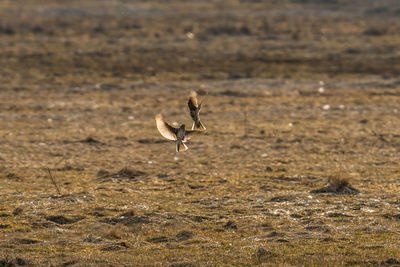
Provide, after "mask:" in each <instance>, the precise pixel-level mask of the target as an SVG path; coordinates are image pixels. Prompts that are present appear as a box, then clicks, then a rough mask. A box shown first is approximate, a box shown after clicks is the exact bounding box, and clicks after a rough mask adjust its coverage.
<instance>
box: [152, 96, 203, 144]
mask: <svg viewBox="0 0 400 267" xmlns="http://www.w3.org/2000/svg"><path fill="white" fill-rule="evenodd" d="M201 104H202V102H201V103H200V104H199V103H198V100H197V93H196V92H195V91H192V92H191V93H190V97H189V101H188V106H189V110H190V116H191V117H192V119H193V126H192V130H185V124H182V125H181V127H179V128H175V127H173V126H171V125H169V124H168V123H167V122H165V121H164V118H163V116H162V115H161V114H157V115H156V117H155V120H156V124H157V129H158V131H159V132H160V134H161V135H162V136H163V137H165V138H167V139H169V140H173V141H175V142H176V152H181V151H186V150H188V147H187V146H186V145H185V142H186V141H187V140H189V139H190V136H191V135H192V134H194V133H197V132H202V131H205V130H206V127H204V125H203V124H202V123H201V121H200V116H199V113H200V109H201Z"/></svg>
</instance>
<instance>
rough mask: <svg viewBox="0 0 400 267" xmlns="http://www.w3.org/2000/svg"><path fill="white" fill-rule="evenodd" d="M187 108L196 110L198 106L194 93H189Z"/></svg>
mask: <svg viewBox="0 0 400 267" xmlns="http://www.w3.org/2000/svg"><path fill="white" fill-rule="evenodd" d="M188 106H189V109H190V110H196V109H197V107H198V106H199V104H198V102H197V93H196V92H195V91H191V92H190V97H189V101H188Z"/></svg>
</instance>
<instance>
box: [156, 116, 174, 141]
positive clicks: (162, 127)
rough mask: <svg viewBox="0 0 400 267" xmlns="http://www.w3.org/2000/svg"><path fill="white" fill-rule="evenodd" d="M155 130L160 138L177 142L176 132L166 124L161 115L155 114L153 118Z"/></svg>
mask: <svg viewBox="0 0 400 267" xmlns="http://www.w3.org/2000/svg"><path fill="white" fill-rule="evenodd" d="M155 120H156V124H157V129H158V131H159V132H160V134H161V135H162V136H164V137H165V138H167V139H169V140H177V138H176V131H177V129H175V128H174V127H172V126H171V125H169V124H168V123H166V122H165V121H164V119H163V117H162V115H161V114H157V115H156V117H155Z"/></svg>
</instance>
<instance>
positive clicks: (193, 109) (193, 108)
mask: <svg viewBox="0 0 400 267" xmlns="http://www.w3.org/2000/svg"><path fill="white" fill-rule="evenodd" d="M202 103H203V102H201V103H200V104H199V103H198V100H197V93H196V92H195V91H191V92H190V97H189V101H188V106H189V110H190V116H191V117H192V119H193V126H192V130H199V131H205V130H206V127H205V126H204V125H203V124H202V123H201V121H200V116H199V113H200V109H201V104H202Z"/></svg>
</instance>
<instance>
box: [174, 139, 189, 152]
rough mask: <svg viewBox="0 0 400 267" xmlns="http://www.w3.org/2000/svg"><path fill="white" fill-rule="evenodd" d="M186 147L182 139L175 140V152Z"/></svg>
mask: <svg viewBox="0 0 400 267" xmlns="http://www.w3.org/2000/svg"><path fill="white" fill-rule="evenodd" d="M188 149H189V148H188V147H187V145H185V143H183V142H182V141H178V142H176V152H182V151H186V150H188Z"/></svg>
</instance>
